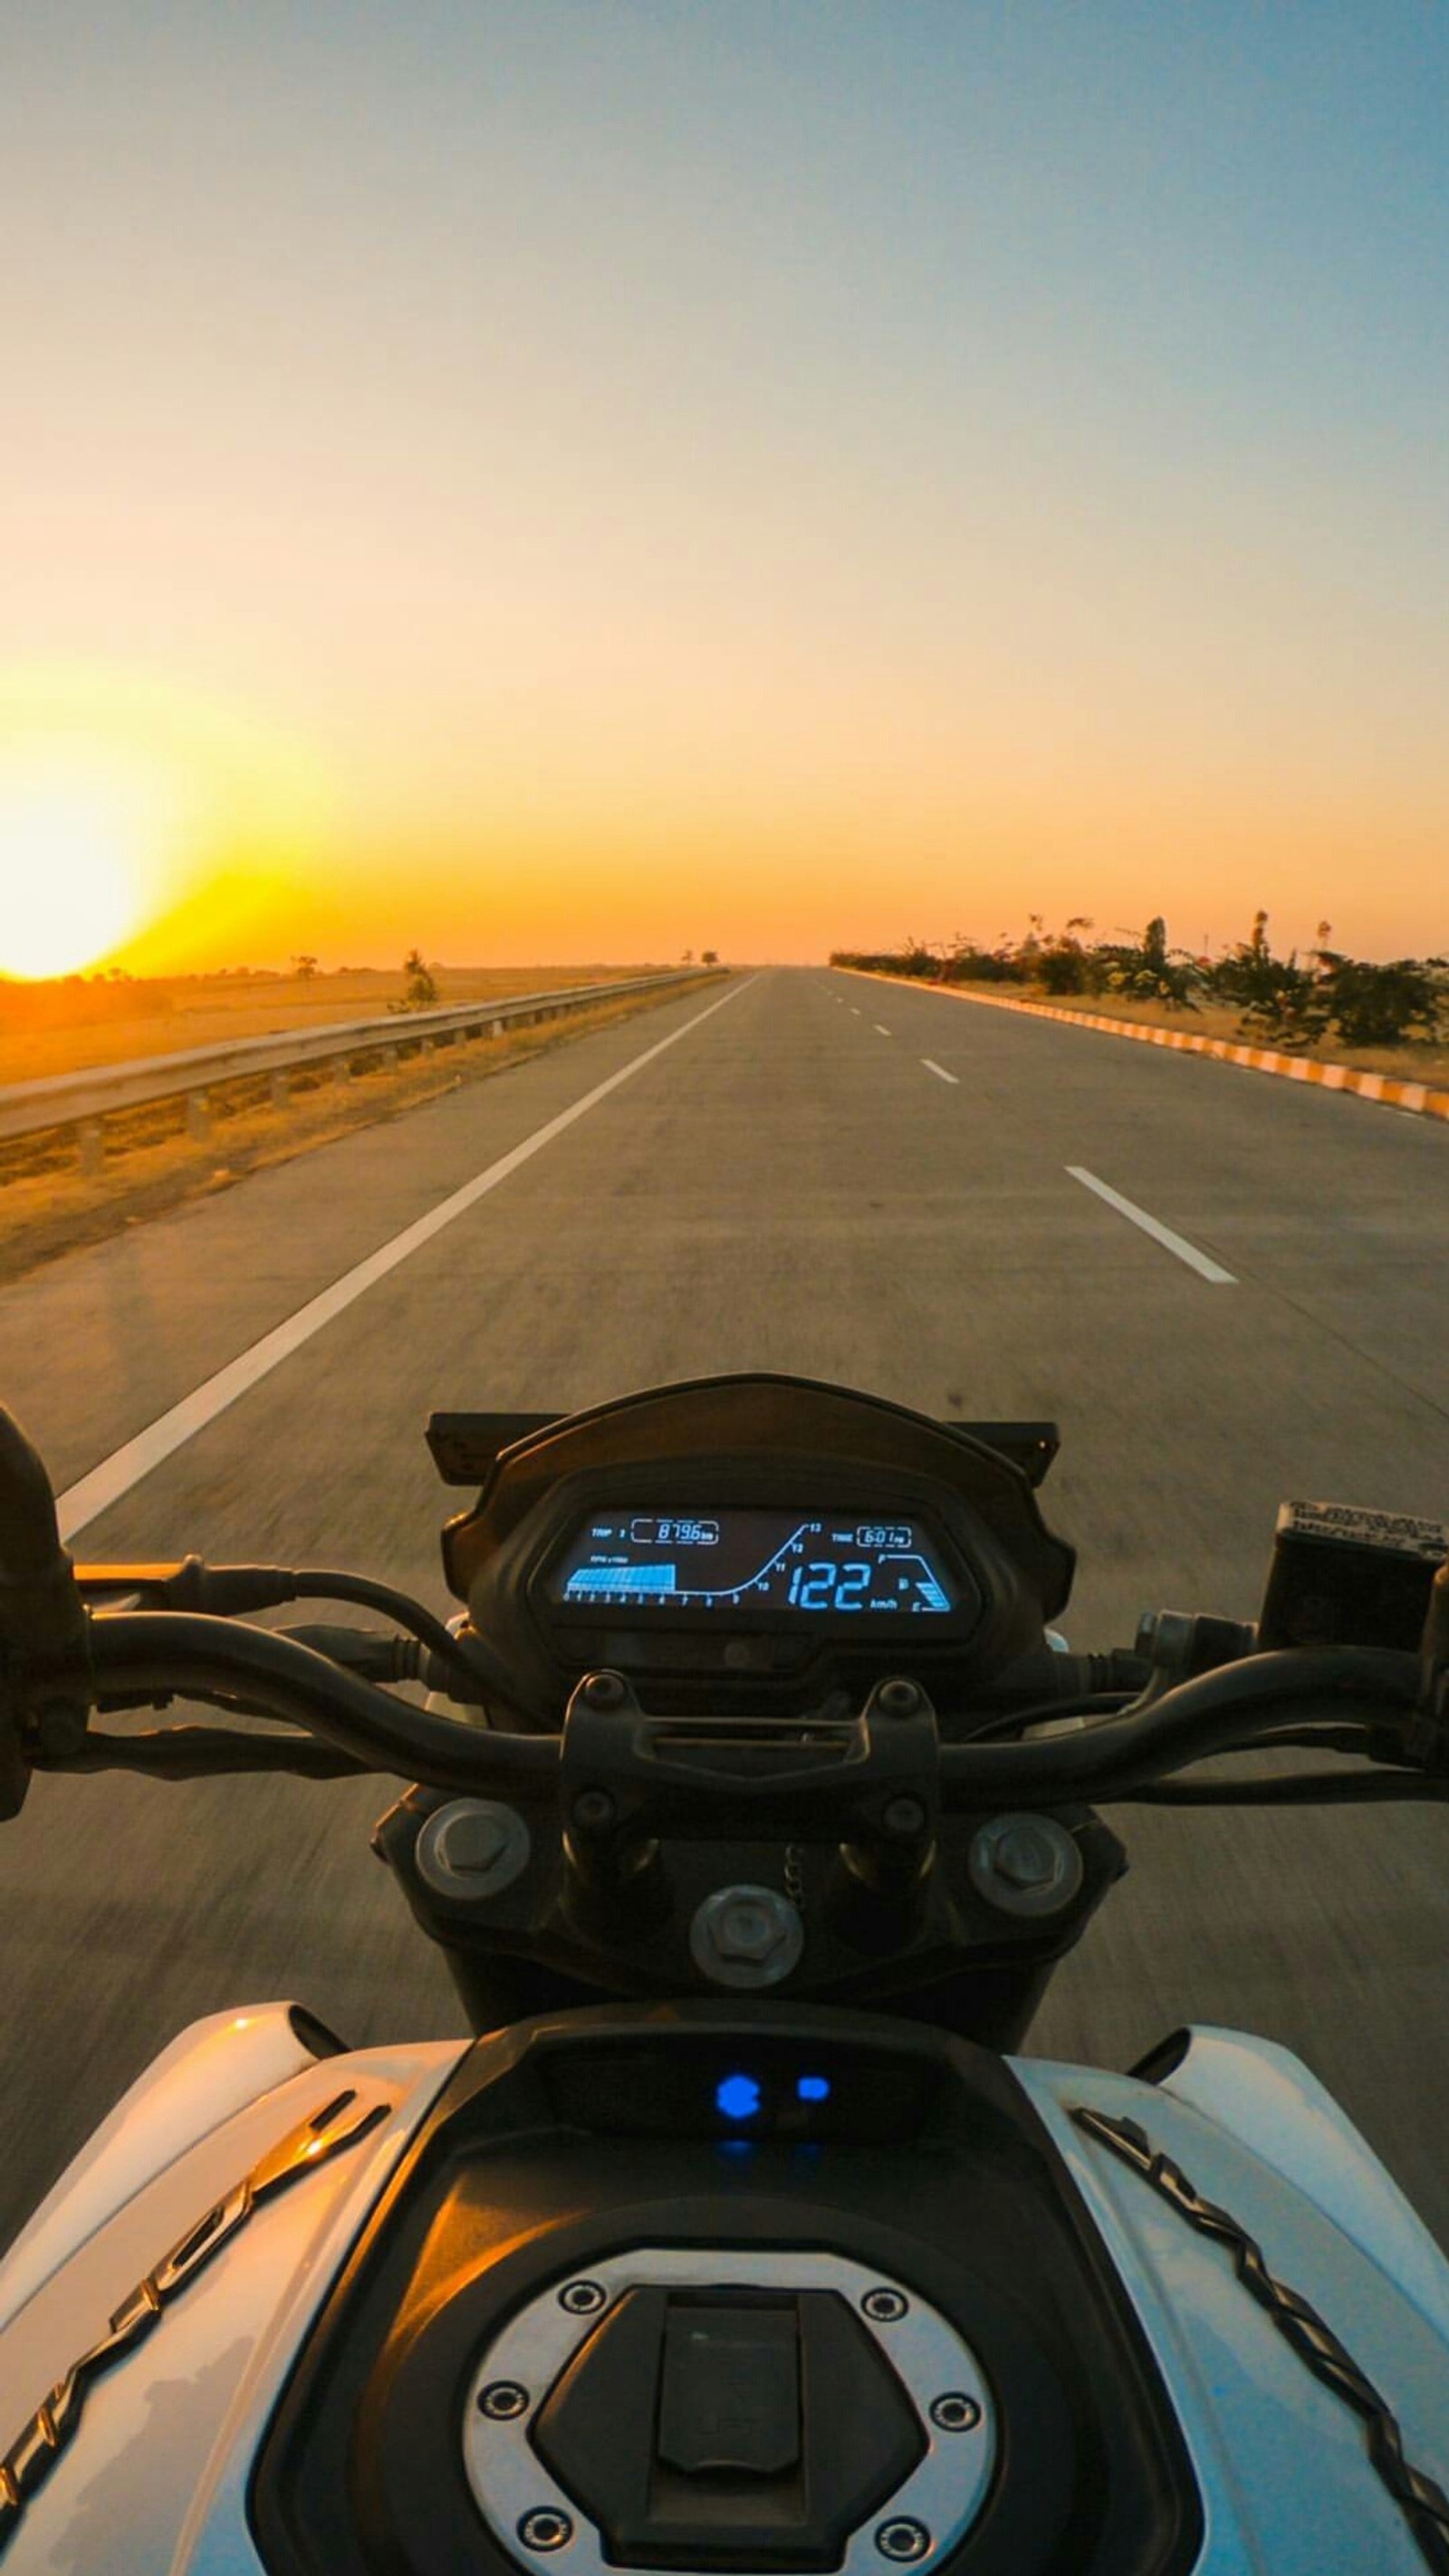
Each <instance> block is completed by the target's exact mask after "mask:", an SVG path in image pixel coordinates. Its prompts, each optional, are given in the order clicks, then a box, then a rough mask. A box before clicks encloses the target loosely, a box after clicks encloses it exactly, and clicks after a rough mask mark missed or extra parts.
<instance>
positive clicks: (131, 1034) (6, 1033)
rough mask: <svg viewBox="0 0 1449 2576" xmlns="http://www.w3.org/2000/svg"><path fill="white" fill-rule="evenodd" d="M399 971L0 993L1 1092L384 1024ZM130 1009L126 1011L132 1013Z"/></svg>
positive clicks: (444, 984)
mask: <svg viewBox="0 0 1449 2576" xmlns="http://www.w3.org/2000/svg"><path fill="white" fill-rule="evenodd" d="M650 971H651V970H650V969H649V968H648V967H645V966H479V967H470V966H443V967H439V968H438V969H437V970H436V973H435V977H434V980H435V982H436V984H437V987H438V1000H439V1002H440V1003H447V1002H478V1001H492V1000H493V999H495V998H498V999H502V998H505V997H506V996H507V995H509V994H513V993H545V992H548V991H549V990H550V989H555V990H561V989H562V988H563V987H565V986H567V985H571V984H611V983H617V982H619V981H620V980H621V979H623V978H624V977H626V976H630V975H643V974H648V973H649V972H650ZM404 981H405V979H404V976H403V974H402V972H401V969H399V968H392V969H387V968H382V967H378V968H373V967H358V968H355V969H353V970H351V971H344V972H342V973H338V974H332V975H316V976H313V977H311V978H305V977H301V976H296V975H247V974H237V975H184V976H174V977H170V978H168V979H166V980H164V981H160V980H158V981H156V982H154V983H136V984H116V985H110V986H107V985H99V986H97V985H89V984H71V983H66V982H56V983H54V984H49V985H24V984H11V985H8V986H7V985H5V984H0V1083H7V1082H35V1081H39V1080H41V1079H43V1077H44V1076H45V1075H47V1074H53V1073H77V1072H79V1071H80V1070H81V1069H82V1068H83V1067H85V1066H88V1065H99V1064H119V1063H122V1062H123V1061H124V1060H125V1059H126V1058H127V1057H130V1056H148V1055H174V1054H179V1053H180V1052H181V1051H182V1050H183V1049H184V1048H186V1047H204V1046H226V1045H228V1044H230V1043H231V1042H233V1041H234V1040H235V1039H237V1038H260V1037H272V1036H276V1035H280V1034H282V1033H283V1032H284V1031H286V1030H288V1029H296V1028H310V1027H315V1026H317V1025H319V1024H322V1025H325V1024H326V1023H328V1022H330V1021H335V1020H365V1019H371V1018H374V1017H376V1018H380V1017H381V1016H382V1014H383V1013H384V1012H385V1011H386V1009H387V1007H388V1004H389V1003H390V1002H396V1001H399V1000H401V998H402V992H403V985H404ZM128 1006H129V1007H128Z"/></svg>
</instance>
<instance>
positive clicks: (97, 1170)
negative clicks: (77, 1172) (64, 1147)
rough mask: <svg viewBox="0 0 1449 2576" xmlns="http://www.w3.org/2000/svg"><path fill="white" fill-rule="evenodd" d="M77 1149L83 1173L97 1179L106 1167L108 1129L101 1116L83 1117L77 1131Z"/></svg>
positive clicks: (91, 1178)
mask: <svg viewBox="0 0 1449 2576" xmlns="http://www.w3.org/2000/svg"><path fill="white" fill-rule="evenodd" d="M75 1141H76V1149H77V1152H78V1153H79V1155H80V1167H81V1171H82V1174H83V1175H84V1177H85V1179H86V1180H88V1181H97V1180H99V1179H100V1176H101V1174H102V1172H103V1171H104V1170H105V1168H106V1130H105V1125H104V1123H103V1121H102V1120H101V1119H99V1118H83V1119H82V1120H81V1122H80V1125H79V1126H78V1127H77V1129H76V1131H75Z"/></svg>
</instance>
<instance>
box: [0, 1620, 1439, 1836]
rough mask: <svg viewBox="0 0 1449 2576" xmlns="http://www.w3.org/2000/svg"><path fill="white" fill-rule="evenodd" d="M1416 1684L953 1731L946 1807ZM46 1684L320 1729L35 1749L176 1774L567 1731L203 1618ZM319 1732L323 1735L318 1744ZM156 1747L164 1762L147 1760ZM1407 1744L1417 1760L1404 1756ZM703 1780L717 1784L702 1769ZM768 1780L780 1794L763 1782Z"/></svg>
mask: <svg viewBox="0 0 1449 2576" xmlns="http://www.w3.org/2000/svg"><path fill="white" fill-rule="evenodd" d="M1418 1681H1419V1673H1418V1663H1417V1659H1416V1658H1415V1657H1414V1656H1412V1655H1408V1654H1401V1653H1394V1652H1391V1651H1389V1650H1386V1649H1379V1648H1367V1647H1352V1648H1335V1649H1332V1650H1325V1651H1322V1652H1315V1651H1305V1650H1301V1649H1295V1650H1292V1651H1281V1652H1276V1653H1270V1654H1261V1655H1253V1656H1248V1657H1245V1658H1244V1659H1243V1660H1242V1661H1240V1662H1238V1663H1236V1664H1231V1665H1226V1666H1222V1667H1219V1668H1218V1669H1217V1670H1215V1671H1213V1672H1210V1673H1207V1674H1203V1675H1201V1676H1200V1677H1198V1678H1197V1679H1195V1680H1192V1681H1187V1682H1182V1683H1179V1684H1178V1685H1177V1687H1176V1688H1175V1689H1172V1690H1168V1691H1165V1692H1163V1693H1162V1695H1161V1696H1160V1697H1159V1698H1157V1699H1155V1700H1151V1701H1148V1702H1146V1703H1144V1704H1142V1705H1140V1706H1138V1707H1136V1708H1134V1709H1129V1710H1127V1711H1123V1712H1121V1713H1119V1714H1115V1715H1110V1716H1105V1717H1099V1718H1095V1719H1092V1720H1091V1721H1089V1722H1088V1723H1086V1724H1081V1725H1078V1726H1076V1727H1074V1728H1073V1729H1071V1730H1070V1731H1065V1730H1064V1731H1061V1732H1055V1731H1054V1732H1051V1733H1047V1734H1042V1735H1040V1736H1038V1737H1036V1738H1035V1739H1033V1740H1029V1741H1025V1742H1010V1743H1001V1742H993V1743H971V1742H966V1743H948V1744H943V1745H941V1746H940V1748H939V1753H938V1756H937V1760H938V1765H939V1783H940V1792H941V1798H942V1803H943V1804H944V1805H945V1806H947V1807H949V1808H981V1807H988V1806H1001V1805H1012V1804H1020V1805H1024V1806H1037V1807H1041V1806H1049V1805H1053V1804H1068V1803H1076V1802H1082V1803H1087V1804H1092V1803H1097V1802H1101V1803H1106V1802H1108V1801H1110V1800H1112V1799H1114V1798H1126V1797H1131V1796H1132V1795H1133V1794H1134V1793H1135V1792H1137V1791H1140V1790H1143V1789H1145V1788H1148V1787H1150V1785H1151V1784H1152V1783H1154V1782H1156V1781H1159V1780H1162V1779H1164V1778H1166V1777H1167V1776H1168V1775H1170V1774H1171V1773H1173V1772H1175V1771H1179V1770H1181V1769H1183V1768H1184V1767H1185V1766H1186V1765H1188V1764H1190V1763H1194V1762H1199V1761H1202V1760H1204V1759H1206V1758H1208V1757H1209V1756H1210V1755H1212V1754H1215V1753H1221V1752H1224V1751H1227V1750H1228V1749H1230V1748H1232V1749H1239V1750H1240V1749H1243V1748H1244V1747H1245V1746H1246V1745H1248V1744H1249V1743H1250V1742H1251V1741H1252V1740H1253V1738H1254V1737H1255V1736H1262V1737H1264V1738H1266V1739H1271V1737H1272V1735H1273V1734H1274V1733H1275V1732H1279V1731H1281V1730H1282V1728H1283V1726H1284V1725H1285V1723H1286V1721H1287V1720H1288V1718H1289V1717H1290V1716H1291V1715H1292V1714H1293V1713H1294V1712H1300V1713H1301V1711H1302V1710H1303V1708H1304V1707H1305V1705H1310V1706H1311V1707H1312V1708H1313V1710H1314V1712H1315V1714H1316V1715H1318V1716H1320V1717H1322V1716H1325V1715H1330V1714H1331V1715H1332V1716H1334V1717H1337V1718H1339V1719H1340V1720H1341V1719H1342V1718H1343V1717H1344V1716H1345V1714H1347V1715H1349V1716H1352V1717H1353V1718H1354V1719H1355V1720H1357V1721H1358V1722H1360V1723H1364V1724H1374V1723H1377V1724H1378V1725H1380V1726H1382V1725H1383V1724H1384V1723H1385V1722H1386V1721H1390V1722H1391V1721H1392V1720H1393V1719H1395V1718H1402V1716H1403V1715H1404V1714H1405V1713H1406V1712H1408V1711H1411V1710H1412V1709H1413V1707H1414V1705H1415V1702H1416V1697H1417V1691H1418ZM50 1686H51V1687H60V1688H63V1689H71V1690H75V1691H77V1692H79V1691H82V1690H84V1691H85V1693H86V1695H87V1697H88V1698H90V1699H93V1700H94V1701H96V1702H97V1703H99V1704H101V1705H104V1704H106V1703H109V1704H111V1705H113V1706H116V1705H126V1706H130V1707H135V1706H138V1705H144V1704H145V1703H146V1702H147V1701H161V1700H164V1699H165V1698H168V1697H171V1696H183V1697H189V1698H194V1699H202V1700H209V1701H212V1702H220V1703H221V1704H222V1705H223V1706H225V1705H228V1704H230V1705H231V1706H233V1707H241V1708H243V1709H245V1710H246V1711H247V1712H249V1713H251V1714H254V1715H261V1716H266V1717H270V1718H273V1719H277V1720H280V1721H282V1722H283V1723H284V1724H286V1725H288V1726H291V1727H294V1728H301V1729H305V1730H306V1735H305V1736H304V1737H303V1738H301V1739H294V1740H292V1741H290V1742H289V1741H288V1740H287V1739H286V1738H267V1737H256V1736H242V1735H236V1736H233V1737H232V1738H231V1739H230V1741H231V1743H232V1745H233V1746H234V1747H235V1749H236V1754H237V1759H236V1761H235V1763H234V1764H231V1763H228V1761H227V1758H226V1743H227V1739H226V1737H225V1736H224V1735H223V1734H222V1733H220V1732H219V1731H217V1730H207V1729H200V1728H197V1729H189V1728H176V1729H171V1730H165V1731H161V1732H158V1733H156V1734H154V1735H152V1736H150V1737H149V1738H148V1737H136V1736H129V1737H128V1736H120V1737H110V1738H106V1737H99V1738H98V1737H96V1736H91V1737H90V1738H89V1739H88V1740H87V1743H86V1745H85V1747H84V1748H81V1747H76V1748H75V1749H74V1751H73V1752H71V1751H66V1752H61V1751H57V1752H55V1753H53V1754H47V1753H41V1754H39V1755H38V1757H37V1764H38V1767H40V1768H47V1769H49V1768H53V1769H71V1768H74V1769H85V1770H94V1769H98V1768H102V1767H107V1763H108V1758H109V1760H110V1761H113V1762H114V1764H115V1766H116V1767H124V1768H133V1769H141V1770H144V1769H147V1768H151V1769H154V1770H155V1771H156V1772H158V1773H159V1774H161V1775H162V1776H170V1777H184V1776H187V1774H188V1772H195V1771H208V1772H212V1771H217V1770H221V1769H225V1768H230V1767H234V1768H236V1769H239V1770H240V1769H246V1770H252V1769H259V1768H264V1767H275V1768H277V1769H287V1768H295V1769H297V1770H303V1771H310V1772H312V1773H313V1774H314V1775H317V1774H319V1773H320V1774H323V1775H325V1774H327V1773H336V1772H338V1771H343V1770H347V1769H351V1768H354V1767H355V1768H357V1769H359V1770H370V1771H381V1772H386V1773H390V1774H393V1775H395V1776H397V1777H399V1778H402V1779H409V1780H421V1781H425V1782H427V1783H428V1784H429V1785H432V1786H435V1787H439V1788H448V1789H455V1790H459V1791H471V1792H472V1793H473V1794H475V1795H477V1794H486V1793H487V1792H488V1791H489V1790H490V1789H503V1790H506V1788H507V1787H508V1785H509V1784H510V1783H516V1784H518V1785H519V1786H520V1787H521V1786H522V1785H523V1783H524V1781H525V1780H526V1779H529V1778H531V1779H533V1780H535V1781H537V1782H539V1784H540V1785H542V1784H543V1782H544V1781H545V1780H546V1779H547V1778H548V1776H549V1775H550V1774H557V1773H558V1771H559V1768H560V1751H561V1746H562V1742H563V1739H562V1737H561V1736H558V1735H526V1734H519V1733H513V1732H505V1731H503V1730H501V1729H496V1728H490V1727H480V1726H477V1725H474V1724H470V1723H466V1722H463V1721H461V1720H456V1719H451V1718H445V1717H439V1716H436V1715H434V1714H433V1713H432V1712H431V1711H430V1710H427V1709H423V1708H419V1707H417V1706H416V1705H414V1704H412V1703H410V1702H405V1701H400V1700H398V1699H396V1698H394V1697H393V1696H392V1695H391V1694H390V1693H389V1692H387V1691H385V1690H381V1689H378V1688H375V1687H374V1686H373V1685H372V1684H371V1683H369V1682H367V1681H364V1680H362V1679H360V1678H359V1677H357V1676H356V1675H355V1674H352V1673H348V1672H344V1671H342V1670H340V1669H339V1667H338V1666H337V1665H336V1664H334V1663H332V1662H330V1661H329V1659H328V1658H327V1657H326V1656H325V1655H324V1654H320V1653H318V1652H316V1651H315V1650H314V1649H313V1648H311V1647H309V1646H307V1645H304V1644H301V1643H299V1642H298V1641H297V1640H295V1639H293V1638H289V1637H286V1636H283V1635H278V1634H276V1633H274V1632H272V1631H270V1630H267V1629H262V1628H257V1627H253V1626H250V1625H242V1624H233V1623H232V1622H230V1621H228V1620H225V1619H217V1618H210V1617H207V1616H205V1615H202V1614H191V1613H182V1612H174V1611H113V1612H109V1613H102V1614H100V1615H98V1616H95V1617H93V1618H92V1619H91V1620H90V1622H89V1640H88V1650H87V1651H85V1652H82V1653H79V1654H76V1655H74V1656H72V1657H68V1658H66V1659H64V1660H63V1661H61V1662H59V1663H57V1664H56V1665H55V1666H54V1667H53V1669H52V1675H51V1678H50ZM308 1738H311V1739H314V1741H313V1743H312V1744H311V1745H310V1746H309V1743H308V1741H307V1739H308ZM315 1739H320V1741H321V1743H322V1745H324V1746H326V1747H330V1748H331V1751H330V1752H329V1753H328V1754H327V1755H326V1756H325V1758H319V1756H318V1753H317V1748H316V1742H315ZM188 1746H189V1748H190V1750H189V1752H188V1750H187V1747H188ZM168 1747H169V1748H170V1750H169V1753H168V1750H167V1748H168ZM152 1748H154V1753H155V1758H154V1760H151V1761H148V1759H147V1758H146V1757H147V1754H148V1752H150V1751H151V1749H152ZM782 1749H783V1747H782ZM1397 1758H1399V1759H1401V1760H1404V1761H1408V1760H1409V1759H1410V1758H1411V1757H1410V1756H1409V1755H1408V1753H1407V1752H1405V1753H1401V1754H1398V1755H1397ZM700 1785H701V1789H702V1790H703V1789H704V1788H705V1783H704V1782H703V1781H702V1782H701V1784H700ZM760 1786H761V1789H762V1791H763V1794H764V1796H765V1798H766V1799H768V1795H769V1791H768V1788H767V1787H766V1786H765V1783H764V1782H763V1781H762V1782H761V1784H760ZM781 1786H782V1788H783V1787H784V1786H785V1783H784V1782H783V1780H782V1783H781ZM761 1822H762V1823H763V1822H764V1817H763V1816H762V1817H761Z"/></svg>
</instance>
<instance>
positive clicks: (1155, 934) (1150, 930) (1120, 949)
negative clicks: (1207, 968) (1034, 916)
mask: <svg viewBox="0 0 1449 2576" xmlns="http://www.w3.org/2000/svg"><path fill="white" fill-rule="evenodd" d="M1095 955H1096V959H1097V963H1098V967H1099V970H1100V972H1101V975H1102V980H1103V982H1104V984H1105V985H1106V986H1107V988H1108V990H1109V991H1111V992H1113V993H1125V994H1127V995H1128V996H1129V997H1130V998H1131V999H1132V1000H1134V1001H1145V1002H1166V1003H1167V1005H1168V1007H1169V1009H1171V1010H1175V1011H1195V1010H1196V1009H1197V1003H1196V1001H1195V999H1194V993H1195V990H1196V988H1197V987H1198V986H1199V985H1200V984H1201V982H1202V976H1203V970H1202V968H1201V967H1200V966H1199V964H1198V962H1197V959H1196V958H1195V957H1194V956H1192V955H1191V954H1190V953H1189V951H1188V950H1187V949H1185V948H1169V947H1168V944H1167V924H1166V922H1165V921H1164V919H1163V917H1162V915H1161V913H1158V914H1157V915H1156V916H1155V918H1154V919H1153V920H1151V921H1149V923H1148V925H1147V928H1146V929H1145V930H1144V931H1143V932H1142V934H1141V936H1140V938H1139V939H1137V940H1135V941H1130V942H1128V943H1126V944H1125V945H1107V946H1103V947H1101V948H1098V949H1097V950H1096V951H1095Z"/></svg>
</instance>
